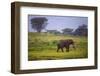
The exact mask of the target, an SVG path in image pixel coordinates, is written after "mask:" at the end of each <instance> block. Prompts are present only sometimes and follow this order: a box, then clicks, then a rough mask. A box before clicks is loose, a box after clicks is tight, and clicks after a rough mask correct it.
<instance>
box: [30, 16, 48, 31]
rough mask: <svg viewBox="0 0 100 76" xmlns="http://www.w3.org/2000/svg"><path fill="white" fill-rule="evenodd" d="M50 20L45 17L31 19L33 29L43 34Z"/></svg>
mask: <svg viewBox="0 0 100 76" xmlns="http://www.w3.org/2000/svg"><path fill="white" fill-rule="evenodd" d="M47 21H48V19H47V18H45V17H35V18H32V19H31V24H32V28H33V29H34V30H36V31H37V32H39V33H40V32H41V31H42V30H43V29H44V28H45V27H46V25H47Z"/></svg>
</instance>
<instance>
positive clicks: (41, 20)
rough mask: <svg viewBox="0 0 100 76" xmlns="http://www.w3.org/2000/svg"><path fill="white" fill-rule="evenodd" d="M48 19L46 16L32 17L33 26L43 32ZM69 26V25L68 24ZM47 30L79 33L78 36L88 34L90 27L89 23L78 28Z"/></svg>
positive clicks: (56, 32)
mask: <svg viewBox="0 0 100 76" xmlns="http://www.w3.org/2000/svg"><path fill="white" fill-rule="evenodd" d="M47 21H48V19H47V18H45V17H36V18H32V19H31V24H32V28H33V29H34V30H35V31H36V32H39V33H41V31H42V30H44V29H45V28H46V26H47V24H48V23H47ZM66 26H67V25H66ZM61 31H62V32H60V31H58V30H46V31H45V33H52V34H64V35H78V36H87V35H88V28H87V25H85V24H82V25H80V26H79V27H78V28H76V29H72V28H64V29H62V30H61Z"/></svg>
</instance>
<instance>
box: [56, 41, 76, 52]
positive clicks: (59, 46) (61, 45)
mask: <svg viewBox="0 0 100 76" xmlns="http://www.w3.org/2000/svg"><path fill="white" fill-rule="evenodd" d="M74 44H75V42H74V41H73V40H72V39H66V40H59V42H58V44H57V52H59V50H60V49H61V50H62V52H64V50H63V49H64V48H66V52H69V48H70V45H72V46H73V48H74V49H75V45H74Z"/></svg>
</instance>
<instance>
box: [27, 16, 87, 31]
mask: <svg viewBox="0 0 100 76" xmlns="http://www.w3.org/2000/svg"><path fill="white" fill-rule="evenodd" d="M35 17H45V18H47V19H48V22H47V23H48V25H47V26H46V29H47V30H58V31H60V32H61V30H62V29H64V28H72V29H74V30H75V29H76V28H77V27H78V26H80V25H82V24H86V25H88V17H74V16H41V15H40V16H38V15H37V16H36V15H29V16H28V31H29V32H34V29H32V25H31V19H32V18H35ZM43 31H45V30H43Z"/></svg>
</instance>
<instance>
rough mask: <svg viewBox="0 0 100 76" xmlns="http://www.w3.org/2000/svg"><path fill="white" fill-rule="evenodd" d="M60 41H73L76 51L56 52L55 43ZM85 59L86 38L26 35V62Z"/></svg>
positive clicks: (41, 34) (86, 55)
mask: <svg viewBox="0 0 100 76" xmlns="http://www.w3.org/2000/svg"><path fill="white" fill-rule="evenodd" d="M61 39H73V40H74V42H75V46H76V49H73V48H72V47H71V48H70V51H69V52H66V51H65V52H61V50H60V51H59V52H57V51H56V50H57V43H58V41H59V40H61ZM64 50H66V49H64ZM87 57H88V50H87V37H80V36H70V35H54V34H46V33H28V60H57V59H77V58H87Z"/></svg>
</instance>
